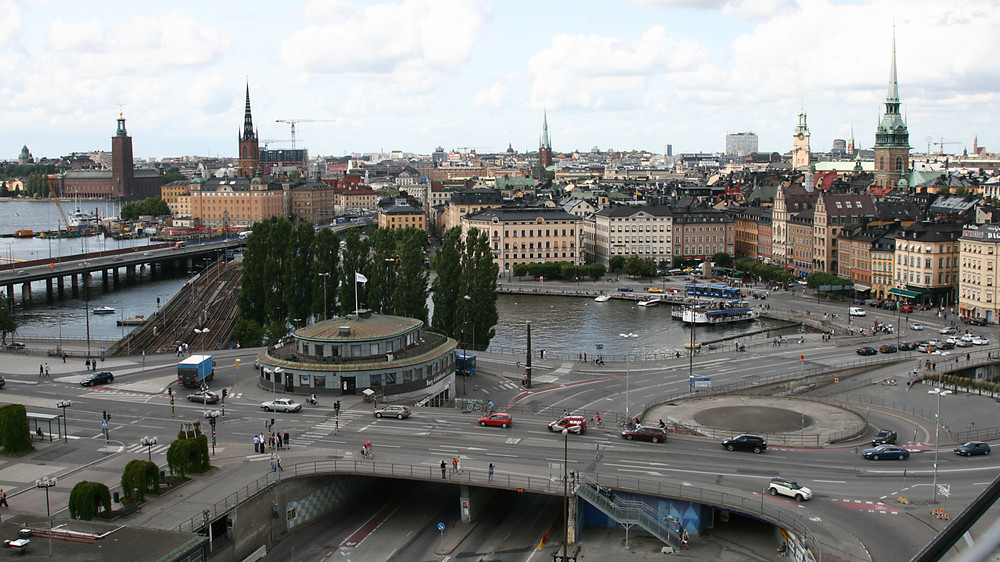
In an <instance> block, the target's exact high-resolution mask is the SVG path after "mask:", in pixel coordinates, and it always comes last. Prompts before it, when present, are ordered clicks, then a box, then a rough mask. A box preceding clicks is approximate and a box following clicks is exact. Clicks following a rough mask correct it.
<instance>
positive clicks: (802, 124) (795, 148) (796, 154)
mask: <svg viewBox="0 0 1000 562" xmlns="http://www.w3.org/2000/svg"><path fill="white" fill-rule="evenodd" d="M792 168H794V169H796V170H805V169H807V168H809V126H808V125H806V110H805V109H801V110H799V124H798V125H796V126H795V132H794V133H792Z"/></svg>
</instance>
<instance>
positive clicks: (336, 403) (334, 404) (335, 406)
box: [333, 400, 340, 412]
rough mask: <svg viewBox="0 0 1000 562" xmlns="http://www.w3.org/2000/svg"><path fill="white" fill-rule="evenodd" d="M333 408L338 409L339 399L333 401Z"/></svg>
mask: <svg viewBox="0 0 1000 562" xmlns="http://www.w3.org/2000/svg"><path fill="white" fill-rule="evenodd" d="M333 409H334V410H336V411H338V412H339V411H340V400H337V401H336V402H334V403H333Z"/></svg>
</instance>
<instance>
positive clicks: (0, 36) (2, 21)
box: [0, 0, 21, 47]
mask: <svg viewBox="0 0 1000 562" xmlns="http://www.w3.org/2000/svg"><path fill="white" fill-rule="evenodd" d="M0 14H3V17H2V18H0V47H3V46H6V45H8V44H10V43H12V42H13V41H14V38H15V37H17V36H18V35H19V34H20V33H21V10H20V8H18V6H17V4H16V3H15V2H14V0H0Z"/></svg>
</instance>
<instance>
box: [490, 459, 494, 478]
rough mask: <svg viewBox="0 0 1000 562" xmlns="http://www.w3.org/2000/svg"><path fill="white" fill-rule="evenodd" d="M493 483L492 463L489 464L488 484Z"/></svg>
mask: <svg viewBox="0 0 1000 562" xmlns="http://www.w3.org/2000/svg"><path fill="white" fill-rule="evenodd" d="M492 481H493V463H490V482H492Z"/></svg>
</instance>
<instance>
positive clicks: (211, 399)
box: [187, 390, 222, 404]
mask: <svg viewBox="0 0 1000 562" xmlns="http://www.w3.org/2000/svg"><path fill="white" fill-rule="evenodd" d="M187 399H188V400H190V401H191V402H202V403H204V404H216V403H218V402H219V400H222V397H221V396H219V395H218V394H216V393H214V392H212V391H211V390H199V391H198V392H195V393H194V394H188V395H187Z"/></svg>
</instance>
